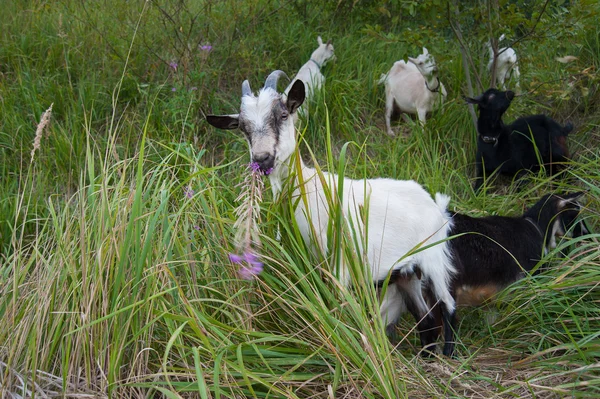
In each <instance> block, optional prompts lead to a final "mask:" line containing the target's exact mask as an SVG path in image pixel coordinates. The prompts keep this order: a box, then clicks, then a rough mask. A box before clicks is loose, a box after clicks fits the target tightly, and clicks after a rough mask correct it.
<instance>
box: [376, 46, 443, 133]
mask: <svg viewBox="0 0 600 399" xmlns="http://www.w3.org/2000/svg"><path fill="white" fill-rule="evenodd" d="M408 61H409V63H406V62H404V60H400V61H396V62H395V63H394V65H393V66H392V68H391V69H390V71H389V72H388V73H387V74H382V75H381V79H379V84H381V83H385V124H386V127H387V133H388V134H389V135H390V136H394V132H393V131H392V127H391V118H392V112H393V111H394V109H396V110H399V111H400V113H408V114H417V116H418V117H419V121H421V123H423V124H424V123H425V119H426V115H427V113H428V112H431V111H433V109H434V108H435V107H436V106H438V105H441V104H442V102H443V99H444V98H446V95H447V93H446V89H445V88H444V85H443V84H442V83H441V82H440V79H439V78H438V68H437V65H436V63H435V59H434V58H433V56H432V55H431V54H429V52H428V51H427V49H426V48H425V47H423V54H421V55H419V56H418V57H417V58H411V57H408ZM440 93H441V94H442V96H440ZM402 116H403V117H404V118H405V119H407V120H408V118H407V117H406V115H405V114H402Z"/></svg>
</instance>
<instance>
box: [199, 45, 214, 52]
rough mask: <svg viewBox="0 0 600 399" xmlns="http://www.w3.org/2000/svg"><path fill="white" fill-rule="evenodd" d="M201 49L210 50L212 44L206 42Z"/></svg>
mask: <svg viewBox="0 0 600 399" xmlns="http://www.w3.org/2000/svg"><path fill="white" fill-rule="evenodd" d="M200 50H202V51H206V52H210V51H212V46H211V45H210V44H205V45H203V46H200Z"/></svg>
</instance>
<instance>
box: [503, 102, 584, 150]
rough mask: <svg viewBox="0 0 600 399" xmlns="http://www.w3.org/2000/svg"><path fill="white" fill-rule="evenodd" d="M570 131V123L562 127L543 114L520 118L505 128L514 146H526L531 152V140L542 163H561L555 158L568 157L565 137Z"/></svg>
mask: <svg viewBox="0 0 600 399" xmlns="http://www.w3.org/2000/svg"><path fill="white" fill-rule="evenodd" d="M571 130H573V125H572V124H571V123H568V124H566V125H565V126H564V127H563V126H561V125H560V124H559V123H558V122H556V121H555V120H553V119H552V118H550V117H548V116H546V115H543V114H538V115H530V116H525V117H521V118H519V119H517V120H515V121H514V122H512V123H511V124H510V125H508V126H507V131H508V132H511V141H512V142H513V143H514V144H517V145H520V146H526V147H528V148H531V151H533V150H534V149H533V146H532V145H531V139H532V138H533V141H534V142H535V145H536V147H537V149H538V151H539V152H540V154H541V156H542V159H543V160H544V162H551V161H552V160H554V161H558V162H561V161H562V159H557V157H561V158H568V157H569V150H568V148H567V143H566V137H567V135H568V134H569V132H571ZM534 155H535V154H534Z"/></svg>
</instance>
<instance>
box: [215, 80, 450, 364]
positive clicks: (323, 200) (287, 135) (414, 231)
mask: <svg viewBox="0 0 600 399" xmlns="http://www.w3.org/2000/svg"><path fill="white" fill-rule="evenodd" d="M280 76H285V73H283V72H282V71H274V72H272V73H271V74H270V75H269V77H268V78H267V80H266V82H265V86H264V87H263V88H262V89H261V90H260V91H259V92H258V93H257V95H255V94H254V93H253V92H252V90H251V89H250V84H249V83H248V81H247V80H246V81H244V83H243V84H242V100H241V108H240V113H239V114H236V115H221V116H216V115H209V116H207V121H208V122H209V123H210V124H211V125H213V126H215V127H217V128H221V129H235V128H239V129H240V130H241V131H242V132H243V133H244V135H245V136H246V139H247V141H248V144H249V147H250V153H251V157H252V161H253V162H256V163H257V164H258V165H259V167H260V169H261V170H262V171H265V172H266V171H269V172H270V173H269V179H270V181H271V186H272V189H273V193H274V195H275V196H278V195H279V193H280V192H281V191H282V188H283V184H284V182H286V179H287V177H288V175H289V173H290V167H293V165H292V163H293V162H294V161H297V162H299V163H300V165H299V166H300V168H299V170H300V174H299V175H296V177H295V180H294V184H295V186H294V191H293V194H292V195H293V196H294V197H295V198H299V197H302V200H299V201H296V203H297V208H296V210H295V219H296V223H297V224H298V227H299V229H300V231H301V233H302V236H303V239H304V240H305V241H306V242H307V243H309V244H310V243H314V244H315V245H318V246H320V248H321V250H322V251H324V252H326V251H327V231H328V225H329V223H330V220H329V217H330V215H329V205H328V201H327V196H326V191H327V189H330V190H331V192H336V190H337V182H338V181H339V177H338V176H336V175H335V174H332V173H323V174H322V175H321V174H320V172H318V171H317V170H316V169H314V168H310V167H308V166H306V165H304V163H303V162H302V157H301V156H298V157H296V156H293V155H294V154H295V153H296V151H297V141H296V129H295V128H294V122H293V115H294V113H295V112H296V111H297V109H298V107H300V105H302V103H303V101H304V99H305V95H306V93H305V85H304V83H303V82H302V81H300V80H297V81H296V82H294V84H293V86H292V87H291V88H290V90H289V92H288V95H287V98H285V99H284V97H282V95H281V94H280V93H278V92H277V80H278V78H279V77H280ZM300 182H302V183H300ZM324 184H326V185H327V186H326V187H324ZM340 189H341V188H340ZM342 198H343V199H342V207H343V208H342V210H343V212H344V213H345V218H346V222H347V223H348V224H349V225H351V226H354V228H355V229H356V230H357V231H366V232H368V236H367V237H365V240H364V242H365V243H367V244H366V246H367V247H366V248H359V250H360V251H366V254H367V259H368V262H369V265H368V267H369V268H370V269H371V274H372V277H373V280H374V281H375V282H376V284H377V285H378V286H380V287H381V286H382V285H383V283H384V282H385V281H386V278H387V277H388V276H389V275H391V274H392V273H394V274H395V275H401V276H402V278H399V279H396V280H395V281H394V284H390V285H389V287H388V288H387V290H386V293H385V297H384V298H383V299H382V303H381V307H380V312H381V316H382V318H383V320H384V322H385V323H386V331H387V332H388V334H389V335H390V336H391V338H393V337H394V332H395V326H396V323H397V321H398V319H399V316H400V315H401V314H402V313H403V312H404V311H406V310H408V311H410V312H411V313H412V314H413V316H414V317H415V319H416V320H417V322H418V329H419V332H420V336H421V343H422V344H423V346H424V347H425V348H426V351H428V350H431V349H432V344H433V343H434V342H435V340H436V329H435V328H434V327H435V320H434V318H433V317H432V315H431V313H430V307H429V305H427V303H426V302H425V300H424V297H423V293H422V288H423V287H424V286H425V284H427V287H429V288H430V289H431V290H432V292H433V295H434V297H435V298H436V301H438V302H439V304H441V308H442V311H443V315H444V316H443V317H444V339H445V345H444V351H443V352H444V354H446V355H450V354H451V353H452V351H453V349H454V342H453V341H454V339H453V338H454V335H453V329H452V326H453V325H454V315H455V302H454V298H453V297H452V295H451V293H450V291H449V286H450V282H451V279H452V276H453V273H454V270H455V269H454V266H453V263H452V259H451V256H450V252H449V247H448V244H447V242H446V241H443V240H445V239H446V237H447V236H448V230H449V228H450V223H449V220H450V219H449V215H448V213H447V211H446V209H445V208H443V207H440V206H438V205H437V204H436V202H435V201H434V200H433V199H432V198H431V196H430V195H429V193H427V191H425V190H424V189H423V187H421V186H420V185H419V184H418V183H417V182H415V181H412V180H410V181H402V180H393V179H383V178H380V179H367V180H352V179H348V178H344V179H343V193H342ZM363 208H367V209H363ZM363 211H366V215H367V216H366V218H363V217H364V215H365V214H364V213H363ZM361 215H362V216H363V217H361ZM364 220H368V222H367V226H364ZM311 238H312V239H311ZM434 243H437V244H434ZM432 244H433V245H432ZM428 245H431V246H430V247H428V248H426V249H423V248H424V247H426V246H428ZM416 248H421V249H422V250H420V251H415V249H416ZM339 278H340V280H341V282H342V283H343V284H344V285H346V286H348V285H349V284H350V275H349V272H348V270H347V269H346V266H343V267H342V270H341V271H340V276H339Z"/></svg>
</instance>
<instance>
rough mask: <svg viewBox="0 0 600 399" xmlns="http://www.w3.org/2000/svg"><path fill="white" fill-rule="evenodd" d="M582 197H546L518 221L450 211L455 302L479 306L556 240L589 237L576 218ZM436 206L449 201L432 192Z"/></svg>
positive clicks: (532, 265)
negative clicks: (568, 235)
mask: <svg viewBox="0 0 600 399" xmlns="http://www.w3.org/2000/svg"><path fill="white" fill-rule="evenodd" d="M582 195H583V193H582V192H578V193H573V194H564V195H555V194H548V195H545V196H544V197H542V198H541V199H540V200H539V201H538V202H537V203H536V204H535V205H533V206H532V207H531V208H530V209H529V210H527V211H526V212H525V213H524V214H523V215H521V216H519V217H508V216H487V217H482V218H475V217H471V216H467V215H463V214H460V213H455V214H454V215H453V216H452V228H451V230H450V233H449V234H450V235H451V236H454V237H453V238H451V240H450V247H451V249H452V255H453V258H454V262H455V266H456V269H457V273H456V275H455V276H454V280H453V291H454V294H455V295H456V301H457V303H458V304H459V305H469V306H474V305H479V304H481V303H483V302H484V301H486V300H488V299H490V298H491V297H492V296H494V295H495V294H496V293H497V292H499V291H501V290H502V289H504V288H506V287H507V286H508V285H510V284H511V283H513V282H515V281H517V280H519V279H521V278H523V277H524V276H525V275H526V273H528V272H531V271H532V270H533V269H534V268H535V266H536V265H538V263H539V262H540V260H541V259H542V258H543V257H544V255H545V254H546V253H547V251H548V250H550V249H552V248H555V247H556V237H557V236H559V235H561V236H562V235H565V234H566V233H567V232H570V233H571V234H572V235H573V236H574V237H578V236H581V235H584V234H588V233H589V231H588V229H587V227H586V226H585V223H584V221H582V220H579V219H578V216H579V212H580V210H581V205H580V204H579V202H578V199H579V198H580V197H581V196H582ZM436 202H437V204H438V205H439V206H440V207H441V206H444V205H447V204H448V202H449V198H448V197H447V196H445V195H442V194H437V195H436ZM537 271H539V269H536V271H535V272H536V273H537Z"/></svg>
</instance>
